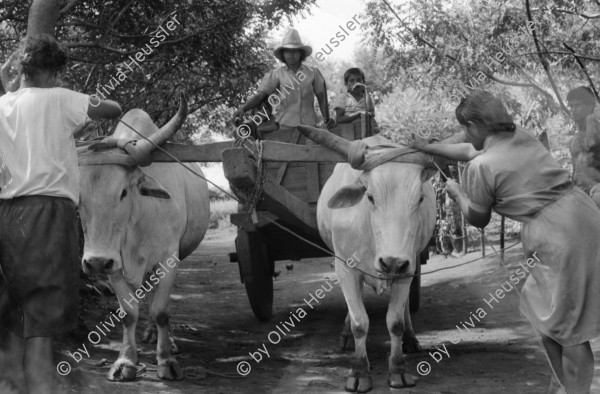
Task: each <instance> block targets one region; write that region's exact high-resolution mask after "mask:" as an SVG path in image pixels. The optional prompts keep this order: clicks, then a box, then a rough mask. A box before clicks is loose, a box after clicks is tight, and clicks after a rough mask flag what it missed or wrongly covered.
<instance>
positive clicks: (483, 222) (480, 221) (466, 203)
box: [446, 179, 492, 228]
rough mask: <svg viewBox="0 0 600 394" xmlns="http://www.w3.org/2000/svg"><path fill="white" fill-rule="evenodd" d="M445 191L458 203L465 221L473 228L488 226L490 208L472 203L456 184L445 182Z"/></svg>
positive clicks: (449, 181) (451, 181) (490, 213)
mask: <svg viewBox="0 0 600 394" xmlns="http://www.w3.org/2000/svg"><path fill="white" fill-rule="evenodd" d="M446 191H447V192H448V194H449V195H450V197H451V198H452V199H453V200H454V201H456V202H457V203H458V206H459V207H460V210H461V211H462V213H463V215H465V219H467V221H468V222H469V223H470V224H472V225H473V226H475V227H479V228H483V227H485V226H487V225H488V223H489V222H490V218H491V217H492V210H491V207H484V206H482V205H478V204H475V203H473V202H472V201H471V200H470V199H469V197H468V196H467V194H466V193H465V192H464V190H463V189H462V188H461V187H460V185H459V184H458V183H457V182H454V181H453V180H451V179H449V180H448V181H447V182H446Z"/></svg>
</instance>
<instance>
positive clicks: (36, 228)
mask: <svg viewBox="0 0 600 394" xmlns="http://www.w3.org/2000/svg"><path fill="white" fill-rule="evenodd" d="M78 260H79V234H78V227H77V211H76V207H75V204H74V203H73V201H71V200H70V199H67V198H61V197H49V196H25V197H17V198H14V199H10V200H0V272H1V275H0V328H2V329H9V330H11V331H13V332H14V333H15V334H17V335H19V336H21V337H23V338H30V337H46V336H55V335H59V334H63V333H66V332H69V331H71V330H73V329H74V328H75V327H76V325H77V307H78V302H79V262H78Z"/></svg>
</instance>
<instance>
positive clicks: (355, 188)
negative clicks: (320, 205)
mask: <svg viewBox="0 0 600 394" xmlns="http://www.w3.org/2000/svg"><path fill="white" fill-rule="evenodd" d="M366 191H367V188H366V186H365V185H363V183H362V182H361V181H360V178H359V179H357V180H356V182H354V183H353V184H351V185H348V186H344V187H342V188H341V189H340V190H338V191H337V192H335V194H334V195H333V196H331V198H330V199H329V202H328V203H327V206H328V207H329V208H331V209H337V208H350V207H353V206H355V205H356V204H358V203H359V202H360V200H362V198H363V197H364V195H365V192H366Z"/></svg>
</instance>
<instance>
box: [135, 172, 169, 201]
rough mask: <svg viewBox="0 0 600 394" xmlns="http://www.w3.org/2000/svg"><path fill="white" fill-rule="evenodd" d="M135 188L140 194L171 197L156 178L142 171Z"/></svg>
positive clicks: (163, 197)
mask: <svg viewBox="0 0 600 394" xmlns="http://www.w3.org/2000/svg"><path fill="white" fill-rule="evenodd" d="M137 188H138V190H139V191H140V194H141V195H142V196H147V197H154V198H162V199H165V200H170V199H171V195H170V194H169V192H168V191H166V190H165V188H164V187H162V185H161V184H160V183H158V181H157V180H156V179H154V178H152V177H151V176H150V175H148V174H146V173H144V172H142V176H141V177H140V180H139V182H138V184H137Z"/></svg>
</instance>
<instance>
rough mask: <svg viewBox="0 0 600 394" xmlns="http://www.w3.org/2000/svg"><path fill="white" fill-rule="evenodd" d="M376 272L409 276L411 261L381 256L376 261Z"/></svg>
mask: <svg viewBox="0 0 600 394" xmlns="http://www.w3.org/2000/svg"><path fill="white" fill-rule="evenodd" d="M375 270H376V271H377V272H380V273H382V274H392V275H401V274H408V272H409V270H410V260H408V259H406V258H401V257H394V256H381V257H379V258H377V259H375Z"/></svg>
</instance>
